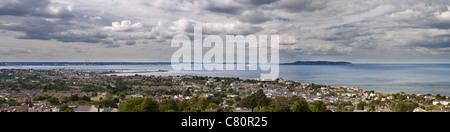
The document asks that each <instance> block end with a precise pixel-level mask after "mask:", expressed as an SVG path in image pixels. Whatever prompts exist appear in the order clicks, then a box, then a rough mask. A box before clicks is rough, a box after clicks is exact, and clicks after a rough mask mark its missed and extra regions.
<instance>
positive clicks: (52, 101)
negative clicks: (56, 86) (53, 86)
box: [46, 96, 59, 105]
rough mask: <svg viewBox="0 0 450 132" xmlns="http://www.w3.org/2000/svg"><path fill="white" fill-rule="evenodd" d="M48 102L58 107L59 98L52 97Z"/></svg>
mask: <svg viewBox="0 0 450 132" xmlns="http://www.w3.org/2000/svg"><path fill="white" fill-rule="evenodd" d="M46 101H48V102H50V103H51V104H52V105H58V104H59V99H58V98H57V97H53V96H52V97H50V98H49V99H46Z"/></svg>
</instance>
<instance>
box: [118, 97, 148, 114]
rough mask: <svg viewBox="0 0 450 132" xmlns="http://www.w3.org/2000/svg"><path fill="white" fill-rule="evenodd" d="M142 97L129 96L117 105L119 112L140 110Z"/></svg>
mask: <svg viewBox="0 0 450 132" xmlns="http://www.w3.org/2000/svg"><path fill="white" fill-rule="evenodd" d="M143 101H144V98H129V99H127V100H126V101H125V102H123V103H122V104H120V106H119V111H120V112H140V110H141V109H140V105H141V104H142V102H143Z"/></svg>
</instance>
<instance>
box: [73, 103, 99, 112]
mask: <svg viewBox="0 0 450 132" xmlns="http://www.w3.org/2000/svg"><path fill="white" fill-rule="evenodd" d="M75 112H98V108H97V107H95V106H94V105H91V106H78V107H77V108H76V109H75Z"/></svg>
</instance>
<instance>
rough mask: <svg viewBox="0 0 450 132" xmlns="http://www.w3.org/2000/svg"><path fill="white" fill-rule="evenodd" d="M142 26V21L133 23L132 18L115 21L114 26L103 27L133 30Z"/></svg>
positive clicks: (113, 29) (123, 30)
mask: <svg viewBox="0 0 450 132" xmlns="http://www.w3.org/2000/svg"><path fill="white" fill-rule="evenodd" d="M142 27H143V26H142V23H139V22H138V23H135V24H132V23H131V21H130V20H123V21H122V22H113V23H112V26H106V27H104V28H103V29H105V30H109V31H118V32H131V31H134V30H135V29H139V28H142Z"/></svg>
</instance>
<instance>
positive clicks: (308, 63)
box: [281, 61, 353, 65]
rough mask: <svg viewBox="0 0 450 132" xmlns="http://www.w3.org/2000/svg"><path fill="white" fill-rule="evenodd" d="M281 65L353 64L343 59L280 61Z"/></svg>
mask: <svg viewBox="0 0 450 132" xmlns="http://www.w3.org/2000/svg"><path fill="white" fill-rule="evenodd" d="M281 65H353V64H352V63H350V62H345V61H338V62H334V61H297V62H293V63H281Z"/></svg>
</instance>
